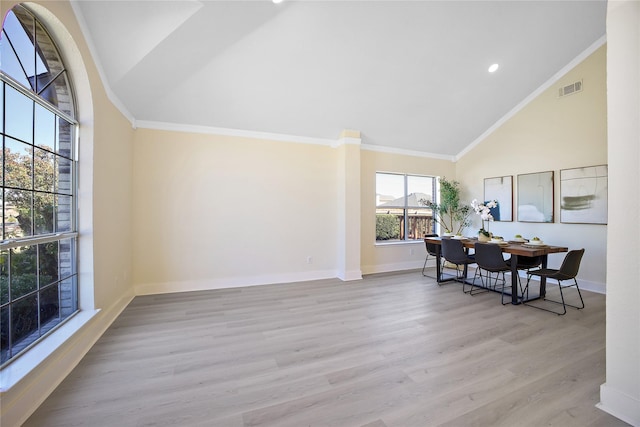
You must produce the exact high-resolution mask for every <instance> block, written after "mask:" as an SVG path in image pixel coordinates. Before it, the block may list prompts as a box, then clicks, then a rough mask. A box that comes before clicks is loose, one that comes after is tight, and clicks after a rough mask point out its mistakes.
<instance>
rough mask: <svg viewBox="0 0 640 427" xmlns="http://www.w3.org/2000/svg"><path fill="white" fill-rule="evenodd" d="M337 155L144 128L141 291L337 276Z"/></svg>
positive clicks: (137, 165)
mask: <svg viewBox="0 0 640 427" xmlns="http://www.w3.org/2000/svg"><path fill="white" fill-rule="evenodd" d="M336 156H337V154H336V149H335V148H331V147H330V146H322V145H310V144H300V143H289V142H278V141H269V140H259V139H251V138H241V137H233V136H217V135H207V134H198V133H186V132H171V131H160V130H151V129H138V130H137V132H136V136H135V143H134V169H135V171H136V173H135V176H134V179H133V183H134V194H135V199H134V205H133V218H134V233H133V246H134V282H135V284H136V289H137V292H138V293H139V294H146V293H156V292H170V291H186V290H193V289H212V288H218V287H229V286H246V285H256V284H265V283H277V282H289V281H295V280H310V279H316V278H326V277H336V269H337V243H338V237H337V221H338V213H337V194H338V193H337V190H338V186H337V173H338V171H337V157H336ZM309 257H311V259H310V262H308V258H309Z"/></svg>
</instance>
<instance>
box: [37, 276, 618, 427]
mask: <svg viewBox="0 0 640 427" xmlns="http://www.w3.org/2000/svg"><path fill="white" fill-rule="evenodd" d="M553 292H554V290H553V286H549V295H553ZM583 294H584V297H585V303H586V308H585V309H584V310H575V309H568V310H569V311H568V313H567V315H566V316H562V317H559V316H556V315H553V314H550V313H546V312H543V311H540V310H535V309H533V308H530V307H525V306H512V305H510V304H508V305H505V306H503V305H501V304H500V295H499V294H496V293H492V292H491V293H485V294H479V295H475V296H470V295H467V294H463V293H462V287H461V285H460V284H457V283H451V284H446V285H442V286H438V285H437V284H436V283H435V281H434V280H433V279H431V278H425V277H423V276H422V275H421V274H420V272H419V271H411V272H402V273H386V274H380V275H372V276H367V277H365V278H364V279H363V280H361V281H357V282H342V281H340V280H337V279H335V280H318V281H311V282H301V283H289V284H279V285H267V286H256V287H250V288H234V289H218V290H213V291H198V292H189V293H178V294H163V295H148V296H141V297H136V298H135V299H134V300H133V301H132V302H131V304H130V305H129V306H128V307H127V308H126V309H125V310H124V312H123V313H122V314H121V316H120V317H119V318H118V319H117V320H116V321H115V322H114V324H113V325H112V326H111V327H110V328H109V329H108V330H107V331H106V332H105V334H104V335H103V336H102V337H101V338H100V339H99V340H98V342H97V343H96V345H95V346H94V347H93V348H92V349H91V351H90V352H89V353H88V354H87V355H86V357H85V358H84V359H83V360H82V361H81V363H80V364H79V365H78V366H77V367H76V369H74V371H73V372H72V373H71V374H70V375H69V376H68V378H67V379H65V381H64V382H63V383H62V384H61V385H60V386H59V387H58V388H57V389H56V390H55V391H54V392H53V394H52V395H51V396H50V397H49V398H48V399H47V400H46V401H45V402H44V403H43V404H42V405H41V407H40V408H39V409H38V410H37V411H36V412H35V413H34V414H33V415H32V416H31V417H30V418H29V420H28V421H27V423H26V424H25V425H26V426H118V427H126V426H136V427H137V426H169V425H180V426H223V427H241V426H242V427H244V426H278V427H286V426H296V427H297V426H301V425H309V426H311V425H313V426H340V427H348V426H354V427H365V426H366V427H393V426H399V427H412V426H437V425H446V426H449V425H450V426H462V425H464V426H474V425H475V426H494V425H495V426H500V425H504V426H507V425H510V426H512V425H518V426H539V425H558V426H574V425H575V426H578V425H582V426H588V425H593V426H596V425H597V426H623V425H626V424H625V423H623V422H622V421H620V420H617V419H616V418H614V417H612V416H610V415H609V414H606V413H604V412H602V411H600V410H599V409H597V408H595V406H594V405H595V404H596V403H597V401H598V400H599V388H600V384H602V383H603V382H604V370H605V368H604V345H605V328H604V326H605V323H604V322H605V297H604V295H598V294H593V293H589V292H583Z"/></svg>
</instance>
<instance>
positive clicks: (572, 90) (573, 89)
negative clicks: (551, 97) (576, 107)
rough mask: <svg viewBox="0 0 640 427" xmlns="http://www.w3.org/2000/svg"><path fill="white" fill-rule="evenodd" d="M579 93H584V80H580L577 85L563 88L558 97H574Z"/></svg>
mask: <svg viewBox="0 0 640 427" xmlns="http://www.w3.org/2000/svg"><path fill="white" fill-rule="evenodd" d="M578 92H582V80H579V81H577V82H575V83H571V84H570V85H568V86H563V87H561V88H560V89H558V97H559V98H562V97H563V96H567V95H572V94H574V93H578Z"/></svg>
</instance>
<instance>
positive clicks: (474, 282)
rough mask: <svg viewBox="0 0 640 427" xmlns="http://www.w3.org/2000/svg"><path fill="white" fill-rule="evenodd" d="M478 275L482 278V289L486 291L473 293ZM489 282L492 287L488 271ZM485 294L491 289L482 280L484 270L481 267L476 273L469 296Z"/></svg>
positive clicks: (481, 279)
mask: <svg viewBox="0 0 640 427" xmlns="http://www.w3.org/2000/svg"><path fill="white" fill-rule="evenodd" d="M476 275H479V276H480V285H481V286H480V287H481V288H484V290H481V291H476V292H473V287H474V286H475V284H476ZM487 280H488V281H489V285H491V276H490V273H489V272H488V271H487ZM484 292H489V287H488V286H485V284H484V279H483V278H482V269H481V268H480V267H478V268H476V273H475V274H474V275H473V282H472V284H471V290H470V291H468V292H467V293H468V294H469V295H477V294H481V293H484Z"/></svg>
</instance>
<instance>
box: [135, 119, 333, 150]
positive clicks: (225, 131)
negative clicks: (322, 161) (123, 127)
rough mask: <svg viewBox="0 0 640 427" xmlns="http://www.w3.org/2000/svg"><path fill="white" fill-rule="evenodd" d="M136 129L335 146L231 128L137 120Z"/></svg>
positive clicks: (325, 141) (321, 140)
mask: <svg viewBox="0 0 640 427" xmlns="http://www.w3.org/2000/svg"><path fill="white" fill-rule="evenodd" d="M136 128H142V129H155V130H167V131H173V132H188V133H201V134H206V135H224V136H237V137H241V138H255V139H268V140H272V141H281V142H295V143H300V144H315V145H324V146H329V147H333V146H335V145H336V140H335V139H325V138H313V137H308V136H300V135H287V134H281V133H271V132H258V131H252V130H241V129H231V128H219V127H212V126H200V125H185V124H180V123H169V122H155V121H148V120H137V121H136Z"/></svg>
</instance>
